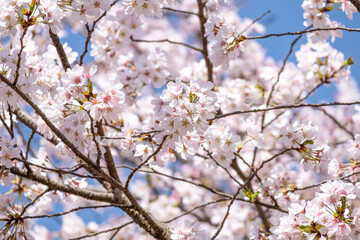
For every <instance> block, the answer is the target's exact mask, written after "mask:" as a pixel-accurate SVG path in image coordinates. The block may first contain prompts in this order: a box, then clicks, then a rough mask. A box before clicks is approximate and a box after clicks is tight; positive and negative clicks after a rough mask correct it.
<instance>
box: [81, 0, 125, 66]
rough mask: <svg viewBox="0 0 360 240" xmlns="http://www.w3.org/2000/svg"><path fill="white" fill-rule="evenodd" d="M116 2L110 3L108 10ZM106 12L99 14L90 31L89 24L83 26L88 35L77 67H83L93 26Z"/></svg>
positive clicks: (116, 0)
mask: <svg viewBox="0 0 360 240" xmlns="http://www.w3.org/2000/svg"><path fill="white" fill-rule="evenodd" d="M117 2H118V0H115V1H114V2H112V3H111V4H110V8H111V7H113V6H114V5H115V4H116V3H117ZM109 10H110V9H109ZM107 12H108V11H105V12H103V14H101V16H100V17H98V18H97V19H96V20H95V21H94V22H93V24H92V26H91V29H90V27H89V24H87V23H86V24H85V26H86V30H87V33H88V34H87V37H86V40H85V47H84V51H83V53H82V54H81V56H80V62H79V65H80V66H82V65H83V61H84V57H85V55H86V53H87V52H88V51H89V50H88V48H89V43H90V40H91V36H92V34H93V33H94V30H95V26H96V24H97V23H98V22H99V21H100V20H101V19H102V18H103V17H105V16H106V14H107Z"/></svg>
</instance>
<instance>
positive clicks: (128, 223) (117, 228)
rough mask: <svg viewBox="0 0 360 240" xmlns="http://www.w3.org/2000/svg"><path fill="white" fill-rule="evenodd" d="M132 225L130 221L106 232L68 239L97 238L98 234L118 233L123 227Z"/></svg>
mask: <svg viewBox="0 0 360 240" xmlns="http://www.w3.org/2000/svg"><path fill="white" fill-rule="evenodd" d="M132 223H134V221H130V222H127V223H125V224H123V225H121V226H119V227H114V228H110V229H106V230H103V231H99V232H96V233H93V234H87V235H84V236H81V237H77V238H70V239H69V240H79V239H84V238H89V237H94V236H97V235H100V234H103V233H108V232H112V231H114V230H117V231H119V230H120V229H121V228H123V227H126V226H127V225H130V224H132Z"/></svg>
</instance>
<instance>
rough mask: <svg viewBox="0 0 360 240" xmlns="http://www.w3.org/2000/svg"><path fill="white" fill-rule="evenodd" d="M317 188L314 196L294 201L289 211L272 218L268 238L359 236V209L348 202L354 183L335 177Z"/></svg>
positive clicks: (340, 237)
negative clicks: (318, 191)
mask: <svg viewBox="0 0 360 240" xmlns="http://www.w3.org/2000/svg"><path fill="white" fill-rule="evenodd" d="M320 189H321V191H322V192H320V193H316V197H315V198H314V199H313V200H311V201H307V202H306V201H301V202H299V203H293V204H292V205H291V207H290V208H289V213H288V214H285V215H283V216H281V217H280V218H278V217H273V218H271V222H272V224H273V225H274V227H272V228H271V232H272V233H273V235H271V236H270V239H339V240H340V239H358V238H359V233H360V209H359V208H356V207H353V206H351V200H353V199H355V198H356V195H355V193H356V189H355V187H354V185H353V184H351V183H345V182H343V181H341V180H335V181H329V182H327V183H325V184H323V185H321V187H320Z"/></svg>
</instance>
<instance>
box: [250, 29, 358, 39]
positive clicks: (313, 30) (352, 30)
mask: <svg viewBox="0 0 360 240" xmlns="http://www.w3.org/2000/svg"><path fill="white" fill-rule="evenodd" d="M337 30H344V31H348V32H360V28H345V27H332V28H330V27H329V28H313V29H308V30H303V31H298V32H285V33H271V34H267V35H263V36H253V37H245V39H244V41H246V40H254V39H265V38H269V37H282V36H293V35H301V34H304V33H311V32H321V31H337Z"/></svg>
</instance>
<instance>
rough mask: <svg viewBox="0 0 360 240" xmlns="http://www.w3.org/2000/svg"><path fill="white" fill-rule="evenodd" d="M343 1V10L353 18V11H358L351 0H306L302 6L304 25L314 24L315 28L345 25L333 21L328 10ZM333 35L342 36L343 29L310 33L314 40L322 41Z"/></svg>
mask: <svg viewBox="0 0 360 240" xmlns="http://www.w3.org/2000/svg"><path fill="white" fill-rule="evenodd" d="M339 2H340V3H341V10H343V11H344V12H345V13H346V15H347V16H348V18H349V19H351V20H352V15H353V13H356V12H357V9H356V8H355V6H354V5H353V4H352V3H351V2H350V1H349V0H340V1H334V0H330V1H328V0H326V1H325V0H304V2H303V4H302V8H303V9H304V18H305V19H306V21H304V25H305V26H306V27H310V26H311V25H313V26H314V27H315V28H330V27H344V26H343V25H342V24H340V23H338V22H336V21H331V20H330V17H329V15H328V14H327V12H330V11H332V10H334V9H336V4H338V3H339ZM329 36H331V37H332V40H334V39H335V38H336V37H342V32H341V30H338V31H320V32H313V33H310V34H308V37H309V38H311V39H312V41H314V42H317V41H322V40H326V39H328V38H329Z"/></svg>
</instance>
